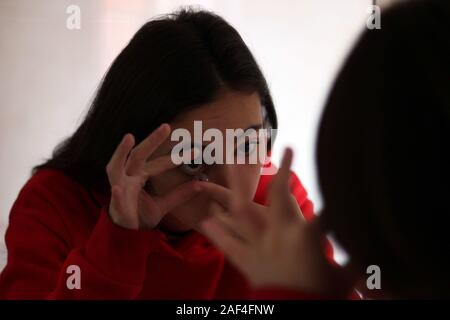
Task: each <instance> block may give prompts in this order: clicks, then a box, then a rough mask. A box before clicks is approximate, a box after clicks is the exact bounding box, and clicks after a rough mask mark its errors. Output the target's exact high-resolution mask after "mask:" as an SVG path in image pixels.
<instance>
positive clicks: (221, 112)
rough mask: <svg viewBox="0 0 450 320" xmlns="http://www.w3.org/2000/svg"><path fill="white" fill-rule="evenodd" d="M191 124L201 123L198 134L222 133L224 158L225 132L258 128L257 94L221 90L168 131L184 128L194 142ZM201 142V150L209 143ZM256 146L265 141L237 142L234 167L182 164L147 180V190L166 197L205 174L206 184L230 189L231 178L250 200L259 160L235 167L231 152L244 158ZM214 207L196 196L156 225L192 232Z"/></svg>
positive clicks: (164, 150) (167, 148) (165, 150)
mask: <svg viewBox="0 0 450 320" xmlns="http://www.w3.org/2000/svg"><path fill="white" fill-rule="evenodd" d="M194 121H202V134H203V133H204V132H205V131H206V130H207V129H211V128H214V129H218V130H219V131H220V132H221V133H222V136H223V137H224V141H223V144H222V145H223V149H222V154H223V155H224V159H225V149H226V141H225V137H226V131H225V130H226V129H242V130H244V131H245V130H246V129H248V128H255V129H258V128H262V124H263V117H262V107H261V102H260V99H259V95H258V94H257V93H253V94H248V93H242V92H236V91H224V92H222V93H221V94H220V95H219V96H218V98H217V99H216V100H215V101H214V102H212V103H209V104H206V105H204V106H201V107H199V108H195V109H193V110H190V111H188V112H185V113H183V114H181V115H180V116H179V117H177V118H176V119H175V120H174V121H173V122H172V123H170V125H171V128H172V130H175V129H180V128H183V129H187V130H188V131H189V132H190V134H191V137H192V139H194V138H193V137H194ZM178 143H179V142H178V141H170V139H168V140H167V141H166V142H164V144H163V145H162V146H161V147H160V148H159V149H158V150H157V152H155V153H154V154H153V155H152V158H154V157H159V156H161V155H165V154H170V152H171V150H172V148H173V147H174V146H175V145H177V144H178ZM201 143H202V145H203V148H204V146H206V145H208V144H209V143H211V142H209V141H202V142H201ZM256 143H265V142H263V141H258V139H246V140H245V139H243V140H239V139H238V141H237V142H235V143H234V146H233V150H231V151H232V152H233V158H234V164H211V165H207V164H191V165H189V164H182V165H180V166H179V167H177V168H175V169H172V170H169V171H167V172H165V173H164V174H162V175H160V176H157V177H153V178H151V179H150V181H149V183H150V185H151V189H152V191H153V192H154V193H156V194H157V195H161V194H166V193H167V192H169V191H171V190H173V189H174V188H175V187H177V186H178V185H180V184H181V183H184V182H187V181H190V180H192V179H193V178H194V177H195V176H198V175H199V174H203V175H206V176H207V177H208V180H209V181H210V182H213V183H216V184H219V185H221V186H224V187H227V188H230V177H229V176H230V175H232V177H233V178H234V179H235V180H236V183H239V185H240V186H241V187H240V188H241V190H243V192H245V197H246V198H248V199H249V200H251V199H253V197H254V194H255V191H256V187H257V185H258V181H259V176H260V171H261V167H262V165H261V164H260V163H261V161H259V158H258V161H256V163H255V161H253V162H252V164H250V163H249V161H247V160H246V161H245V164H236V156H235V149H236V148H238V149H239V153H238V154H239V155H238V156H239V157H241V158H242V157H245V158H246V159H248V157H247V156H246V154H250V153H252V152H258V151H257V145H256ZM224 161H225V160H224ZM214 207H215V208H217V204H215V203H214V202H213V200H212V199H210V198H208V197H206V196H205V195H201V194H200V195H198V196H196V197H194V198H193V199H191V200H189V201H188V202H185V203H184V204H182V205H180V206H179V207H177V208H175V209H173V210H172V211H171V212H169V213H168V214H167V215H166V216H165V217H164V219H163V220H162V221H161V224H160V226H161V227H163V228H164V229H166V230H169V231H173V232H183V231H188V230H191V229H195V228H196V227H197V226H198V224H199V222H200V221H201V220H202V219H204V218H205V217H206V216H207V215H208V214H209V213H211V212H210V211H211V210H212V208H214Z"/></svg>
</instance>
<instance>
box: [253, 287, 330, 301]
mask: <svg viewBox="0 0 450 320" xmlns="http://www.w3.org/2000/svg"><path fill="white" fill-rule="evenodd" d="M250 299H251V300H326V298H324V297H321V296H318V295H313V294H305V293H303V292H300V291H297V290H294V289H288V288H261V289H258V290H255V291H253V292H252V294H251V297H250Z"/></svg>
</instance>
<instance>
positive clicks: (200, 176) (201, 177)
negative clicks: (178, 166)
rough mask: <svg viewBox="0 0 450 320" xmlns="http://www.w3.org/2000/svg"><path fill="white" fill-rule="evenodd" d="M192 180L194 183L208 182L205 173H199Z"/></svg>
mask: <svg viewBox="0 0 450 320" xmlns="http://www.w3.org/2000/svg"><path fill="white" fill-rule="evenodd" d="M192 180H194V181H205V182H208V181H209V179H208V176H207V175H206V174H205V173H200V174H197V175H195V176H194V177H193V178H192Z"/></svg>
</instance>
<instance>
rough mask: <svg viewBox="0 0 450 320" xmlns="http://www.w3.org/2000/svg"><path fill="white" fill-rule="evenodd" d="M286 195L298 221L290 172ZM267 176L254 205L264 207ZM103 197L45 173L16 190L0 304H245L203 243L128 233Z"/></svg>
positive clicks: (308, 207) (228, 269)
mask: <svg viewBox="0 0 450 320" xmlns="http://www.w3.org/2000/svg"><path fill="white" fill-rule="evenodd" d="M292 177H293V178H292V192H293V194H294V195H295V197H296V198H297V200H298V203H299V205H300V207H301V209H302V211H303V214H304V215H305V217H307V218H309V217H312V216H313V207H312V203H311V201H310V200H309V199H308V198H307V193H306V191H305V189H304V188H303V186H302V185H301V183H300V180H298V178H297V177H296V176H295V174H292ZM270 179H271V177H270V176H262V177H261V180H260V183H259V187H258V190H257V193H256V196H255V201H258V202H259V203H264V202H265V193H266V188H267V185H268V183H269V182H270ZM108 203H109V195H107V194H97V193H95V192H93V191H92V190H90V191H89V190H87V189H85V188H83V187H82V186H81V185H79V184H78V183H76V182H75V181H74V180H72V179H70V178H69V177H68V176H66V175H64V174H63V173H61V172H59V171H56V170H51V169H45V170H41V171H39V172H38V173H36V174H35V175H34V176H33V177H32V178H31V179H30V180H29V181H28V182H27V184H26V185H25V186H24V187H23V189H22V190H21V192H20V194H19V196H18V198H17V200H16V202H15V203H14V205H13V207H12V209H11V214H10V223H9V227H8V229H7V232H6V237H5V239H6V245H7V249H8V261H7V265H6V267H5V269H4V270H3V271H2V273H1V274H0V299H5V298H6V299H248V298H251V294H252V292H251V290H250V287H249V285H248V283H247V282H246V281H245V279H244V278H243V277H242V275H241V274H240V273H239V272H238V271H237V270H236V269H234V268H233V267H232V266H231V265H230V264H229V263H228V262H227V261H226V260H225V259H224V256H223V255H222V254H221V253H220V252H219V251H218V250H217V249H215V248H214V247H213V246H212V245H211V244H210V243H209V241H208V240H207V239H206V238H205V237H203V236H202V235H201V234H199V233H197V232H190V233H189V234H188V235H187V236H185V237H184V238H183V239H182V240H180V241H179V242H178V243H176V244H171V245H169V244H168V242H167V239H166V236H165V234H163V233H162V232H160V231H158V230H153V231H137V230H127V229H124V228H121V227H120V226H117V225H115V224H114V223H113V222H112V221H111V220H110V218H109V216H108V214H107V212H106V210H105V208H106V206H107V205H108ZM70 265H77V266H79V267H80V270H81V289H72V290H70V289H68V288H67V285H66V281H67V278H68V277H69V276H70V275H71V274H68V273H67V267H68V266H70Z"/></svg>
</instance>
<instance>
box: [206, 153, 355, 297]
mask: <svg viewBox="0 0 450 320" xmlns="http://www.w3.org/2000/svg"><path fill="white" fill-rule="evenodd" d="M292 156H293V154H292V151H291V150H290V149H288V150H287V151H286V152H285V155H284V158H283V161H282V165H281V167H280V169H279V171H278V173H277V175H276V176H275V177H274V179H273V182H272V184H271V186H270V190H269V207H264V206H260V205H257V204H255V203H253V202H251V201H248V200H246V199H242V197H240V196H239V194H240V193H239V185H236V184H235V183H234V184H233V185H232V189H234V192H232V191H231V190H230V189H226V188H222V187H220V186H214V185H212V184H209V186H208V185H207V184H204V185H202V187H201V189H202V192H204V193H207V194H208V195H210V196H211V197H212V198H214V199H215V200H216V201H218V202H219V203H220V205H221V206H222V207H223V209H224V211H225V214H224V213H223V212H222V214H214V215H213V216H212V217H211V218H209V219H207V220H206V221H204V222H203V223H202V224H201V230H202V232H203V233H204V234H205V235H206V236H208V237H209V238H210V239H211V241H212V242H213V243H215V245H216V246H217V247H218V248H220V249H221V250H222V251H223V252H224V253H225V255H226V256H227V257H228V259H229V260H230V261H231V262H232V263H233V264H234V265H235V266H236V267H237V268H238V269H239V270H240V271H241V272H242V273H243V274H244V275H245V276H246V277H247V278H248V280H249V281H250V283H251V284H252V285H253V286H254V287H256V288H258V287H274V286H275V287H285V288H291V289H297V290H301V291H303V292H306V293H312V294H318V295H323V296H325V297H338V296H340V295H341V294H344V292H348V288H347V287H345V288H344V286H343V285H341V282H342V281H340V278H341V274H340V273H341V270H339V269H340V268H337V267H334V266H331V265H330V264H329V262H328V260H327V258H326V257H325V254H324V252H323V246H322V245H323V237H322V236H321V234H320V232H319V228H318V224H317V221H318V220H317V219H315V220H316V221H314V220H313V221H312V222H309V223H307V222H306V221H305V220H304V219H303V216H302V214H301V211H300V208H299V206H298V204H297V202H296V200H295V198H294V197H293V196H292V195H291V193H290V191H289V177H290V165H291V162H292ZM233 180H235V179H233V178H231V181H233Z"/></svg>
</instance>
